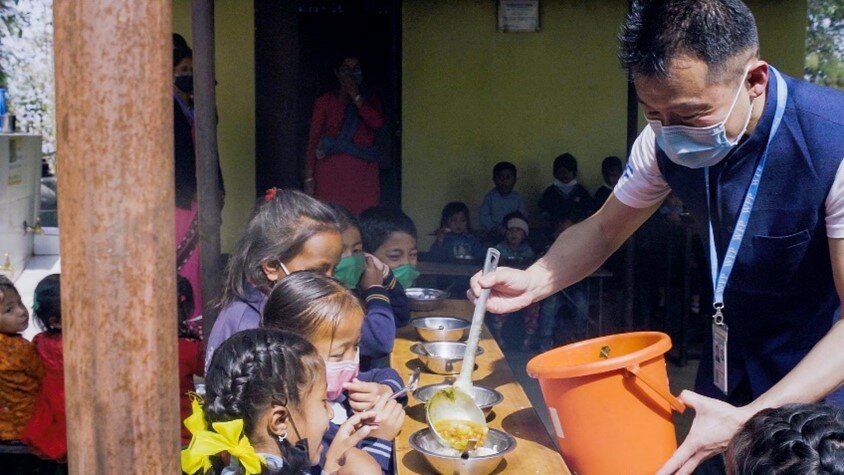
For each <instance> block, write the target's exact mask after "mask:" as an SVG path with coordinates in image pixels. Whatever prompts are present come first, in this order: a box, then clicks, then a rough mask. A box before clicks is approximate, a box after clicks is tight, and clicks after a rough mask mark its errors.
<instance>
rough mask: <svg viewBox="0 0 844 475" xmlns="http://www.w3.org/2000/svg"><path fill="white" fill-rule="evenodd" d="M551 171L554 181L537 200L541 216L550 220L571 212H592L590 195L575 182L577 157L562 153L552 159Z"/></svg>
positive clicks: (582, 213) (563, 216)
mask: <svg viewBox="0 0 844 475" xmlns="http://www.w3.org/2000/svg"><path fill="white" fill-rule="evenodd" d="M553 171H554V182H553V183H552V184H551V186H549V187H548V188H546V189H545V191H544V192H543V193H542V198H540V200H539V209H541V210H542V216H543V217H544V218H545V219H546V220H548V221H549V222H552V221H553V220H554V218H566V217H570V216H571V215H572V214H580V215H583V216H589V215H590V214H592V197H591V196H589V192H588V191H586V188H584V187H583V185H581V184H579V183H578V182H577V159H575V158H574V156H572V155H571V154H570V153H564V154H562V155H560V156H559V157H557V158H555V159H554V168H553Z"/></svg>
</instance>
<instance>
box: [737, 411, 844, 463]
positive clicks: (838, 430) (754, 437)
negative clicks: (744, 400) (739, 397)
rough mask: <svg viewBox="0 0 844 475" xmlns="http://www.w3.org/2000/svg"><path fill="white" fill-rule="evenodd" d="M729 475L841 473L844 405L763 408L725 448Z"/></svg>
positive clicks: (843, 447) (843, 445)
mask: <svg viewBox="0 0 844 475" xmlns="http://www.w3.org/2000/svg"><path fill="white" fill-rule="evenodd" d="M726 458H727V473H729V474H731V475H841V474H844V408H842V407H840V406H829V405H824V404H790V405H787V406H783V407H779V408H771V409H765V410H762V411H760V412H759V413H757V414H756V415H755V416H753V417H752V418H750V420H748V421H747V423H745V425H744V427H742V429H741V430H740V431H739V432H738V434H736V436H735V437H734V438H733V440H732V441H731V442H730V445H729V446H728V447H727V457H726Z"/></svg>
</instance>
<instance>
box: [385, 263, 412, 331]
mask: <svg viewBox="0 0 844 475" xmlns="http://www.w3.org/2000/svg"><path fill="white" fill-rule="evenodd" d="M384 288H386V289H387V293H388V294H390V305H391V306H392V307H393V317H395V320H396V328H401V327H403V326H405V325H407V324H408V323H410V302H408V300H407V294H405V293H404V287H402V286H401V284H399V281H398V280H396V276H394V275H393V273H392V272H389V273H388V274H387V277H386V278H385V279H384Z"/></svg>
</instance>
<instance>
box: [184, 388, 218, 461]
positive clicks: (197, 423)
mask: <svg viewBox="0 0 844 475" xmlns="http://www.w3.org/2000/svg"><path fill="white" fill-rule="evenodd" d="M188 395H189V396H190V399H191V404H190V405H191V415H189V416H188V417H187V418H186V419H185V422H184V424H185V427H187V429H188V430H189V431H190V433H191V435H193V437H192V438H191V440H190V443H189V444H188V446H187V448H186V449H184V450H182V453H181V462H182V471H184V472H185V473H190V474H194V473H196V472H198V471H199V470H200V469H202V471H203V472H207V471H208V470H209V469H210V468H211V459H210V458H208V455H202V454H200V453H198V452H197V451H196V436H197V435H198V434H199V433H201V432H202V431H205V430H207V428H208V424H207V423H206V422H205V413H204V412H203V411H202V398H201V397H199V396H198V395H196V394H195V393H189V394H188Z"/></svg>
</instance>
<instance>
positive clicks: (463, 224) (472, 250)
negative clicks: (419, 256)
mask: <svg viewBox="0 0 844 475" xmlns="http://www.w3.org/2000/svg"><path fill="white" fill-rule="evenodd" d="M428 256H430V258H431V260H432V261H434V262H455V261H456V262H467V261H474V260H479V259H482V258H483V257H484V246H483V244H481V241H480V240H479V239H478V238H477V237H475V235H474V234H472V220H471V219H470V217H469V207H468V206H466V203H463V202H461V201H452V202H451V203H448V204H447V205H445V207H444V208H443V211H442V214H441V215H440V228H439V229H437V239H436V241H434V243H433V244H431V249H430V250H429V251H428ZM464 292H465V290H464Z"/></svg>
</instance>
